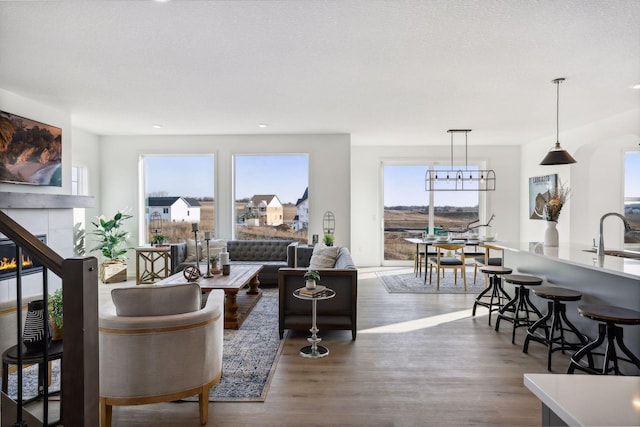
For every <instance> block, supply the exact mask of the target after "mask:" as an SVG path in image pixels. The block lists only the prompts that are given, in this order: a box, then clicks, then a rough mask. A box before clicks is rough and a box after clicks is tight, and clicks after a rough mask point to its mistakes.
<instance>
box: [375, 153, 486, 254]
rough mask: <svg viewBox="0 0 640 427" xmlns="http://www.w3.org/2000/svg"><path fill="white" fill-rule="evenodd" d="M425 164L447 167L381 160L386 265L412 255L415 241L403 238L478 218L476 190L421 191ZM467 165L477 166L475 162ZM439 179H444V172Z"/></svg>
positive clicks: (478, 209) (458, 225)
mask: <svg viewBox="0 0 640 427" xmlns="http://www.w3.org/2000/svg"><path fill="white" fill-rule="evenodd" d="M429 168H431V170H432V171H434V172H435V171H437V170H444V169H449V168H450V167H449V166H447V167H444V168H443V167H440V166H434V165H432V164H428V163H426V162H425V163H423V164H415V165H406V164H404V165H399V164H392V163H385V164H383V171H382V174H383V182H384V184H383V192H384V194H383V219H384V233H383V236H384V237H383V250H384V256H383V263H385V264H387V265H390V264H394V263H397V262H399V261H412V260H413V259H414V257H415V245H414V244H412V243H409V242H408V241H406V240H405V239H406V238H411V237H421V235H422V233H423V232H424V231H426V229H427V228H430V229H433V228H434V227H443V228H464V227H465V226H466V225H467V224H468V223H469V222H471V221H475V220H476V219H478V218H479V215H480V197H479V192H478V191H432V192H427V191H425V174H426V171H427V170H428V169H429ZM454 168H456V169H457V168H460V169H462V170H465V166H456V165H454ZM468 168H469V169H473V168H475V169H478V167H477V166H475V165H470V166H469V167H468ZM440 179H443V180H445V182H446V179H447V178H446V174H445V175H444V176H442V177H441V178H440ZM450 179H452V177H450ZM452 188H453V184H452Z"/></svg>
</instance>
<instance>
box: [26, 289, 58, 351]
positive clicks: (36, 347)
mask: <svg viewBox="0 0 640 427" xmlns="http://www.w3.org/2000/svg"><path fill="white" fill-rule="evenodd" d="M45 327H46V328H47V330H48V335H47V338H48V341H47V343H46V344H47V345H49V342H50V341H51V336H52V335H53V330H52V329H51V322H50V321H49V318H48V317H47V319H46V321H45V317H44V300H41V299H39V300H34V301H31V302H30V303H29V304H28V305H27V317H26V319H25V321H24V332H23V334H22V342H23V343H24V345H25V347H27V352H29V353H38V352H41V351H43V350H44V347H45V341H44V340H45V332H44V328H45Z"/></svg>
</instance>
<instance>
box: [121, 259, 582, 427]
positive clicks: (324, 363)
mask: <svg viewBox="0 0 640 427" xmlns="http://www.w3.org/2000/svg"><path fill="white" fill-rule="evenodd" d="M358 290H359V296H358V298H359V299H358V310H359V311H358V322H359V327H358V329H359V332H358V339H357V341H355V342H353V341H351V334H350V332H349V331H329V332H323V331H320V336H321V337H322V338H323V344H324V345H326V346H327V347H328V348H329V349H330V351H331V354H330V355H329V356H328V357H326V358H324V359H319V360H309V359H305V358H302V357H300V356H299V355H298V350H299V349H300V348H301V347H303V346H304V345H306V344H307V342H306V336H307V334H304V333H293V334H291V333H290V334H289V336H288V337H287V338H286V344H285V347H284V350H283V353H282V355H281V357H280V359H279V361H278V364H277V369H276V372H275V375H274V377H273V380H272V382H271V386H270V389H269V392H268V394H267V398H266V401H265V402H234V403H218V402H215V403H210V404H209V405H210V406H209V422H208V424H207V425H208V426H303V425H316V426H327V425H330V426H441V425H452V426H453V425H455V426H462V425H484V426H538V425H540V421H541V417H540V409H541V404H540V402H539V400H538V399H537V398H536V397H535V396H534V395H533V394H531V393H530V392H529V391H528V389H526V388H525V387H524V385H523V374H524V373H547V370H546V349H545V347H543V346H542V345H540V344H537V343H532V345H531V346H530V351H529V354H524V353H522V342H523V339H524V338H523V337H524V334H525V330H524V328H521V329H520V330H518V332H517V335H516V345H513V344H511V328H510V326H511V325H510V324H509V323H506V322H505V323H503V325H504V326H502V325H501V328H503V329H502V330H501V331H500V332H495V331H494V330H493V327H492V326H488V325H487V317H486V311H483V312H481V313H480V315H479V316H477V317H475V318H471V317H469V316H470V308H471V307H472V305H473V301H474V297H475V295H454V294H442V295H433V294H421V295H419V294H389V293H387V292H386V290H385V289H384V287H383V285H382V283H381V282H380V281H379V280H378V279H377V277H375V275H374V273H373V270H372V269H361V270H360V281H359V288H358ZM494 316H495V314H494ZM492 323H493V324H495V322H492ZM167 351H170V349H167ZM568 360H569V359H568V357H567V356H566V355H563V354H561V353H555V354H554V356H553V369H554V372H556V373H565V372H566V368H567V365H568ZM198 425H200V423H199V421H198V407H197V403H160V404H154V405H142V406H130V407H114V410H113V426H114V427H118V426H127V427H134V426H154V427H157V426H185V427H186V426H193V427H196V426H198Z"/></svg>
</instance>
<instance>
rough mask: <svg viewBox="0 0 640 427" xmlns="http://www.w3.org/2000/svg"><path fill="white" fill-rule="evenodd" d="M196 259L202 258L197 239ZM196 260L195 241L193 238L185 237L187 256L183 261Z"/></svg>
mask: <svg viewBox="0 0 640 427" xmlns="http://www.w3.org/2000/svg"><path fill="white" fill-rule="evenodd" d="M198 259H202V244H201V243H200V241H198ZM195 261H196V241H195V240H194V239H187V257H186V258H185V262H195Z"/></svg>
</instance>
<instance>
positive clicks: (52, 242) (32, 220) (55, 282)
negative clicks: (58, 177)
mask: <svg viewBox="0 0 640 427" xmlns="http://www.w3.org/2000/svg"><path fill="white" fill-rule="evenodd" d="M0 110H2V111H6V112H8V113H12V114H17V115H19V116H22V117H26V118H29V119H33V120H37V121H39V122H43V123H47V124H50V125H53V126H57V127H60V128H62V187H48V186H33V185H25V184H9V183H0V191H2V192H5V191H6V192H14V193H43V194H69V193H70V189H71V157H72V156H71V118H70V115H69V114H68V113H66V112H64V111H60V110H56V109H54V108H51V107H49V106H47V105H44V104H40V103H38V102H34V101H32V100H30V99H28V98H25V97H23V96H20V95H16V94H14V93H12V92H9V91H6V90H3V89H0ZM3 211H4V212H5V213H6V214H7V215H8V216H10V217H11V218H12V219H14V220H15V221H16V222H17V223H19V224H20V225H22V226H23V227H24V228H26V229H27V230H29V232H31V233H32V234H46V235H47V245H48V246H50V247H51V248H52V249H53V250H55V251H56V252H57V253H58V254H60V256H62V257H63V258H68V257H71V256H73V211H72V209H3ZM0 237H4V236H3V235H2V234H1V233H0ZM48 277H49V289H50V290H54V289H56V288H58V287H60V286H61V281H60V279H59V278H58V277H57V276H55V275H54V274H53V273H49V276H48ZM22 292H23V295H24V296H29V295H36V294H42V276H41V275H39V274H34V275H28V276H25V277H24V278H23V289H22ZM15 298H16V280H15V279H10V280H3V281H0V301H6V300H13V299H15Z"/></svg>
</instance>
